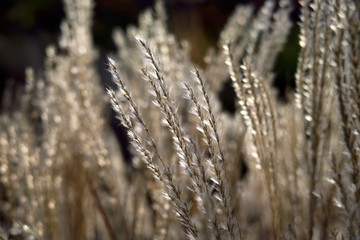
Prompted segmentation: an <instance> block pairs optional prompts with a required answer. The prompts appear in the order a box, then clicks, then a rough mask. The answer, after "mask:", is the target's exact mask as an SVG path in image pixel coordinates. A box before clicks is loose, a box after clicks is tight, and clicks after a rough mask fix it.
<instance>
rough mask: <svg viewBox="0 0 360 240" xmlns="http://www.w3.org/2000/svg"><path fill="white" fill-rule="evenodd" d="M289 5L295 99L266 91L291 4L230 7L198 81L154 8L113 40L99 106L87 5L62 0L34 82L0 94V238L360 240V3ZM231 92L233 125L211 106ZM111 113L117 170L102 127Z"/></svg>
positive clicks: (334, 0) (322, 0)
mask: <svg viewBox="0 0 360 240" xmlns="http://www.w3.org/2000/svg"><path fill="white" fill-rule="evenodd" d="M299 2H300V5H301V13H300V21H299V29H300V36H299V45H300V52H299V55H298V64H297V70H296V74H295V76H294V79H295V81H296V89H295V90H294V91H289V92H288V93H287V96H286V97H287V101H286V102H284V101H279V99H278V96H277V92H276V89H274V88H273V87H272V81H273V79H274V77H275V73H273V67H274V63H275V61H276V57H277V55H278V54H279V53H280V52H281V50H282V48H283V46H284V44H285V43H286V41H287V37H288V35H289V32H290V31H291V29H292V28H293V26H292V22H291V21H290V14H291V12H292V10H293V6H292V5H291V1H290V0H280V1H279V2H277V3H275V2H274V1H272V0H267V1H266V2H265V3H264V5H263V6H262V7H261V9H259V10H258V11H254V9H253V7H252V6H239V7H238V8H237V9H236V10H235V11H234V13H233V15H232V17H231V18H229V20H228V23H227V25H226V26H225V28H224V30H223V31H222V33H221V34H220V38H219V49H217V50H211V51H209V53H208V54H207V56H206V58H205V60H206V68H205V69H200V68H199V67H197V66H195V64H194V63H193V62H192V61H191V58H190V55H189V51H190V46H189V45H188V44H187V43H186V42H179V41H177V40H176V38H175V37H174V36H173V35H172V34H171V33H170V32H169V31H168V30H167V16H166V12H165V10H164V6H163V2H161V1H158V2H157V3H156V6H155V7H154V9H153V10H147V11H145V12H144V13H143V14H142V15H141V16H140V19H139V24H138V26H137V27H134V26H132V27H129V28H128V29H127V30H126V31H123V30H116V31H114V41H115V43H116V45H117V47H118V52H117V53H116V54H114V55H113V56H111V57H109V58H108V63H107V64H108V71H109V72H110V73H111V75H112V79H113V83H114V84H113V86H114V87H108V89H107V95H106V94H104V92H103V90H102V87H101V84H100V77H99V76H98V73H97V72H96V68H95V65H94V64H95V60H96V58H97V52H96V50H95V49H94V46H93V43H92V38H91V22H92V8H93V2H92V1H91V0H64V6H65V13H66V19H65V20H64V22H63V23H62V25H61V37H60V39H59V44H58V46H51V47H49V48H48V49H47V50H46V54H47V55H46V63H45V66H44V70H43V71H42V72H38V73H35V72H34V70H32V69H31V68H29V69H27V70H26V78H27V84H26V87H25V89H24V91H23V94H21V95H19V96H18V97H16V99H15V100H14V97H13V96H12V93H11V88H10V87H9V89H8V90H7V91H6V92H5V96H4V99H3V106H2V108H1V113H0V125H1V132H0V220H1V222H0V239H76V240H81V239H111V240H115V239H191V240H195V239H216V240H221V239H352V240H356V239H359V238H360V132H359V131H360V129H359V128H360V62H359V59H360V53H359V52H360V19H359V15H360V12H359V10H360V9H359V4H358V2H357V1H352V0H300V1H299ZM191 47H192V48H196V46H191ZM229 79H230V80H231V81H232V84H233V87H234V90H235V92H236V96H237V99H236V111H235V113H229V112H227V111H225V110H224V109H223V106H222V103H221V102H220V100H219V98H218V93H219V91H220V90H221V88H222V87H223V86H224V84H225V83H226V81H227V80H229ZM15 95H16V94H15ZM16 96H17V95H16ZM13 101H15V102H16V104H13ZM109 102H110V104H111V106H112V110H113V112H114V113H115V114H116V116H117V117H118V119H119V122H120V123H121V125H122V126H123V127H124V129H126V131H127V136H128V140H129V143H131V144H130V145H129V146H125V145H124V146H122V147H123V148H125V147H128V148H129V150H130V152H131V157H130V159H125V157H124V154H123V153H124V151H122V150H121V149H119V147H118V144H117V141H116V138H115V137H114V134H113V132H112V131H111V130H110V129H109V127H108V126H107V124H106V122H107V120H106V118H107V117H106V116H107V115H108V113H109V111H108V103H109ZM245 167H246V168H248V170H247V171H245V170H244V168H245ZM245 173H246V174H245Z"/></svg>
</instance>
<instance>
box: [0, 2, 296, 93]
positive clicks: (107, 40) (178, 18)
mask: <svg viewBox="0 0 360 240" xmlns="http://www.w3.org/2000/svg"><path fill="white" fill-rule="evenodd" d="M263 2H264V0H254V1H251V0H248V1H245V0H167V1H165V3H166V10H167V13H168V18H169V21H168V27H169V29H170V31H171V32H173V33H174V34H175V36H176V37H177V38H178V39H181V40H187V41H189V42H190V44H191V46H193V47H192V52H191V57H192V59H193V60H194V62H195V63H196V64H198V65H201V66H204V62H203V57H204V54H205V53H206V51H207V49H208V48H209V47H216V43H217V38H218V35H219V33H220V31H221V29H222V28H223V26H224V24H225V23H226V21H227V19H228V17H229V16H230V15H231V13H232V12H233V11H234V9H235V6H236V5H238V4H253V5H255V6H256V8H257V9H258V8H259V7H260V6H261V5H262V4H263ZM294 2H295V1H294ZM153 5H154V0H95V9H94V22H93V37H94V43H95V46H96V48H97V49H98V50H99V53H100V58H99V64H98V65H99V66H98V67H99V69H102V68H105V65H104V62H103V57H102V56H106V54H107V53H111V52H114V51H115V46H114V43H113V40H112V31H113V29H114V28H115V27H121V28H126V27H127V26H128V25H130V24H137V19H138V16H139V14H140V13H141V12H142V11H144V10H145V9H146V8H149V7H152V6H153ZM295 5H296V4H295ZM297 14H298V7H297V5H296V6H295V8H294V12H293V16H292V18H293V20H294V21H296V20H297ZM63 18H64V11H63V4H62V1H61V0H47V1H44V0H1V4H0V90H1V91H0V96H1V95H2V94H1V93H2V92H3V89H4V86H5V84H6V82H7V81H8V80H9V79H12V81H13V82H14V83H16V84H18V85H21V84H23V83H24V69H25V68H26V67H27V66H31V67H33V68H34V69H35V70H40V69H42V67H43V60H44V55H45V53H44V51H45V49H46V47H47V46H48V45H51V44H56V43H57V39H58V36H59V33H60V28H59V26H60V22H61V21H62V19H63ZM297 34H298V30H297V27H296V24H295V27H294V28H293V31H292V33H291V35H290V38H289V42H288V43H287V44H286V46H285V49H284V51H283V52H282V53H281V54H280V56H279V57H278V61H277V64H276V66H275V72H276V73H277V78H276V80H275V84H276V86H277V87H278V88H279V89H280V92H281V93H282V95H283V93H284V92H285V89H286V88H287V87H289V86H291V85H292V82H293V79H292V78H293V75H294V71H295V67H296V59H297V52H298V45H297Z"/></svg>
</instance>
